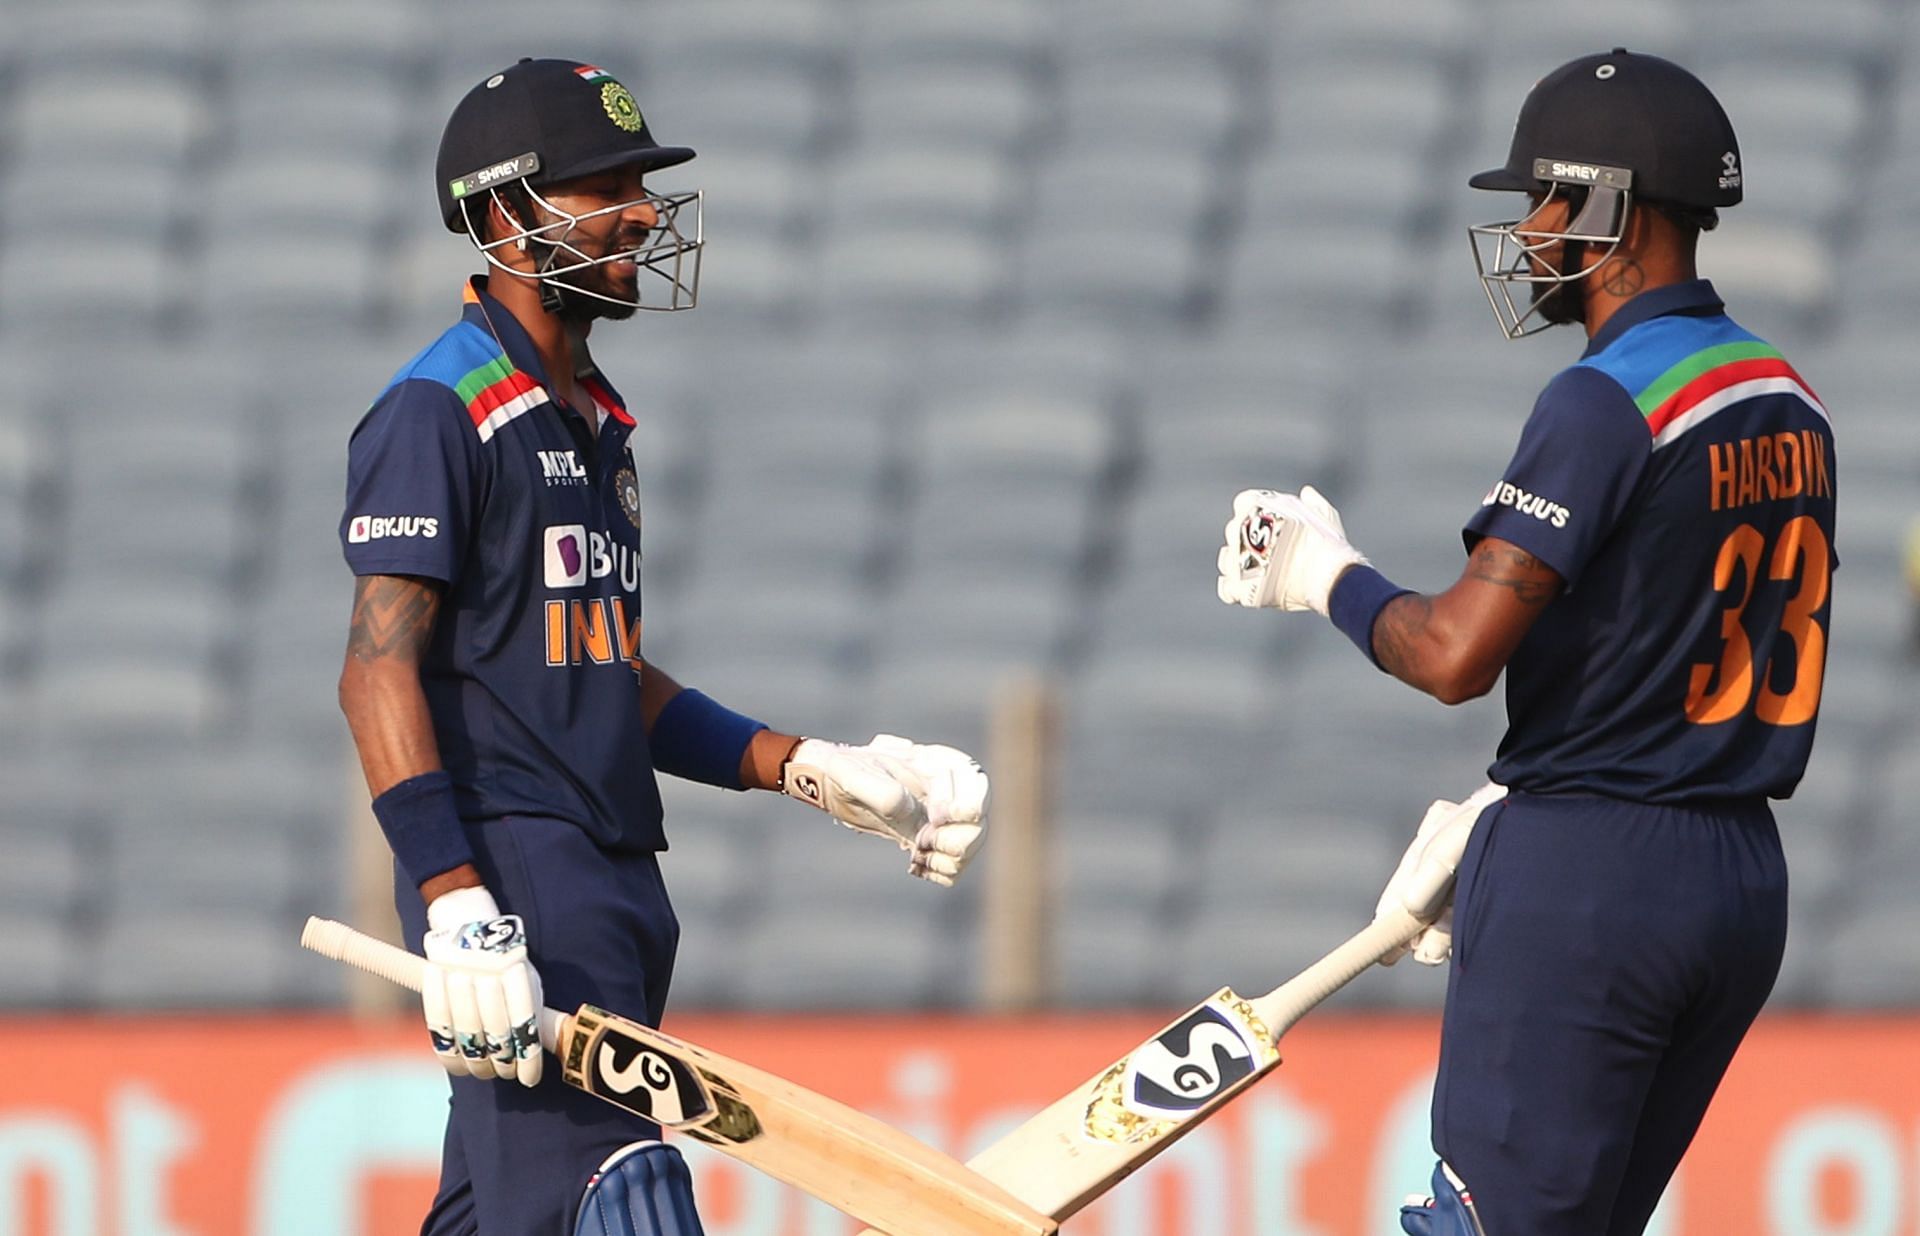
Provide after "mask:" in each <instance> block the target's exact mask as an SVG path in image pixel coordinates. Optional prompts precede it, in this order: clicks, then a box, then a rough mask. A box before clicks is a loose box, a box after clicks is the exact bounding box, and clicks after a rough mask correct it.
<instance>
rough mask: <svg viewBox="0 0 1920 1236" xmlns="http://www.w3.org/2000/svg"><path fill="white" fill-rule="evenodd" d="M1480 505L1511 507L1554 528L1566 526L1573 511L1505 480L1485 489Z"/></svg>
mask: <svg viewBox="0 0 1920 1236" xmlns="http://www.w3.org/2000/svg"><path fill="white" fill-rule="evenodd" d="M1480 505H1481V506H1508V507H1512V508H1513V509H1514V510H1516V511H1518V512H1520V513H1521V514H1522V515H1531V516H1533V517H1534V518H1535V519H1537V520H1540V521H1541V522H1542V523H1549V524H1552V525H1553V526H1554V527H1556V528H1564V527H1566V526H1567V521H1568V520H1569V519H1572V518H1573V512H1572V511H1569V510H1568V509H1567V508H1566V507H1564V506H1561V505H1560V504H1559V503H1558V502H1549V501H1547V500H1546V499H1545V498H1543V497H1541V496H1540V495H1539V494H1531V493H1528V492H1527V491H1526V490H1524V489H1522V488H1520V487H1519V486H1518V485H1511V484H1508V483H1507V482H1506V481H1499V482H1496V483H1495V484H1494V487H1493V488H1492V489H1489V490H1488V491H1487V496H1486V497H1484V498H1482V499H1480Z"/></svg>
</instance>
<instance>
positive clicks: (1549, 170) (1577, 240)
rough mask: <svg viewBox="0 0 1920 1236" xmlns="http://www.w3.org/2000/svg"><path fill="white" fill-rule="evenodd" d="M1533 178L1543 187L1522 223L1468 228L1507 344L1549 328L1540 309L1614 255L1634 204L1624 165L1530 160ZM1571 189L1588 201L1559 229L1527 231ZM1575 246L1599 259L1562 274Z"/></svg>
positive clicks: (1630, 179) (1630, 178)
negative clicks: (1591, 249) (1518, 291)
mask: <svg viewBox="0 0 1920 1236" xmlns="http://www.w3.org/2000/svg"><path fill="white" fill-rule="evenodd" d="M1533 174H1534V177H1535V179H1537V180H1540V181H1542V182H1544V183H1545V184H1546V186H1547V189H1546V194H1545V196H1543V197H1542V198H1541V199H1540V201H1539V202H1538V203H1537V204H1536V205H1535V206H1534V208H1533V209H1532V210H1530V211H1528V212H1527V215H1526V218H1523V219H1513V220H1508V221H1506V222H1502V223H1483V224H1479V225H1477V226H1473V227H1469V228H1468V229H1467V238H1468V240H1469V242H1470V243H1471V244H1472V246H1473V264H1474V268H1475V269H1476V270H1477V271H1478V272H1479V275H1480V284H1481V286H1482V287H1483V288H1484V289H1485V290H1486V293H1487V303H1488V304H1489V305H1491V306H1492V307H1493V316H1494V319H1495V320H1496V321H1498V322H1499V323H1500V333H1501V334H1502V335H1504V336H1506V337H1507V338H1508V339H1520V338H1523V337H1525V336H1527V335H1533V334H1538V333H1539V332H1540V331H1543V330H1546V329H1547V328H1548V327H1549V326H1552V325H1554V323H1553V322H1551V321H1548V320H1547V319H1546V317H1545V314H1544V312H1543V308H1544V305H1545V302H1546V300H1547V298H1548V297H1550V296H1553V295H1555V294H1558V293H1560V292H1561V291H1562V290H1563V289H1564V288H1565V287H1566V286H1567V285H1568V284H1571V283H1577V282H1578V281H1580V280H1582V279H1585V278H1586V277H1587V276H1588V275H1591V274H1592V273H1593V272H1594V271H1596V270H1598V269H1599V268H1600V266H1601V264H1602V263H1604V262H1605V261H1606V259H1607V258H1608V257H1610V256H1612V254H1613V252H1614V250H1616V249H1618V248H1619V247H1620V242H1621V240H1622V239H1623V238H1624V237H1625V236H1626V231H1627V215H1628V212H1629V211H1630V210H1631V208H1632V205H1633V173H1632V172H1631V171H1629V170H1628V169H1626V168H1622V167H1604V166H1600V165H1597V164H1591V163H1576V162H1571V161H1567V160H1560V159H1535V160H1534V161H1533ZM1575 190H1585V191H1586V200H1585V201H1584V202H1582V203H1579V209H1578V210H1577V211H1576V212H1575V213H1574V215H1573V218H1572V219H1571V220H1569V221H1568V223H1567V225H1566V229H1565V230H1564V231H1557V232H1555V231H1546V230H1544V229H1541V228H1535V227H1529V226H1527V224H1528V221H1529V220H1531V219H1533V218H1535V217H1537V216H1538V215H1539V213H1540V211H1541V210H1542V209H1544V208H1545V207H1547V206H1548V205H1550V204H1551V203H1553V202H1554V201H1556V200H1563V199H1564V200H1571V199H1572V197H1573V193H1574V191H1575ZM1576 245H1580V246H1584V245H1599V246H1602V247H1603V248H1602V252H1601V253H1600V260H1599V261H1597V262H1594V263H1593V264H1592V265H1590V266H1586V267H1585V268H1584V269H1580V270H1568V269H1566V267H1567V266H1568V264H1569V262H1568V257H1569V254H1570V252H1571V251H1572V248H1573V246H1576ZM1516 287H1524V288H1526V289H1527V291H1526V294H1525V297H1524V303H1523V300H1522V298H1521V297H1517V296H1516V295H1515V293H1514V289H1515V288H1516Z"/></svg>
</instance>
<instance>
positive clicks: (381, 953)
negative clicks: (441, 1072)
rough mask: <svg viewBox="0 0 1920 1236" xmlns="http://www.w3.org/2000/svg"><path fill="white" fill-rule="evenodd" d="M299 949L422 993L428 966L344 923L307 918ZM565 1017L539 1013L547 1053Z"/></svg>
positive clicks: (553, 1046)
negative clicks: (424, 973) (423, 972)
mask: <svg viewBox="0 0 1920 1236" xmlns="http://www.w3.org/2000/svg"><path fill="white" fill-rule="evenodd" d="M300 946H301V947H302V948H307V949H312V950H313V951H314V952H316V953H318V954H320V955H321V956H322V957H331V958H332V959H333V960H335V961H344V962H346V963H347V964H348V965H350V966H352V967H353V968H354V969H356V970H365V971H366V972H367V973H368V974H377V975H379V976H380V977H381V978H383V979H386V980H387V981H388V982H389V983H394V984H397V985H398V986H401V987H404V988H406V989H407V990H408V991H419V990H420V983H421V978H420V974H421V971H423V970H424V969H426V965H427V963H426V962H425V961H424V960H422V959H421V958H419V957H416V956H414V955H413V954H412V953H409V952H408V951H407V950H406V949H403V948H395V947H394V946H393V945H391V944H388V943H387V942H386V941H385V940H376V939H374V938H373V937H372V936H370V935H367V934H365V933H364V932H359V931H355V930H354V929H353V928H351V927H349V926H347V925H346V924H345V923H341V922H336V921H334V920H333V919H330V918H320V917H317V916H315V917H311V918H309V919H307V925H306V926H305V927H303V928H302V929H301V931H300ZM565 1016H566V1015H565V1014H564V1013H559V1012H556V1011H555V1010H553V1009H545V1008H543V1009H541V1010H540V1042H541V1044H542V1045H543V1046H544V1047H545V1048H546V1049H547V1050H548V1051H555V1050H557V1048H556V1044H558V1043H559V1042H560V1022H561V1019H562V1018H564V1017H565Z"/></svg>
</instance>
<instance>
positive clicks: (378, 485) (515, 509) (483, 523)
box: [340, 277, 666, 850]
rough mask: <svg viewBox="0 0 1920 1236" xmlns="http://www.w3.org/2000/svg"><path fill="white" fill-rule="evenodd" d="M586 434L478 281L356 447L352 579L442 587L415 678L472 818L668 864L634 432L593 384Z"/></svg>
mask: <svg viewBox="0 0 1920 1236" xmlns="http://www.w3.org/2000/svg"><path fill="white" fill-rule="evenodd" d="M582 385H583V386H584V387H585V388H586V390H587V391H588V392H589V394H590V395H591V397H592V398H593V400H594V401H595V403H597V404H598V405H599V410H600V427H599V431H598V432H597V433H595V432H594V431H593V430H592V429H591V428H589V426H588V424H587V422H586V420H585V419H584V418H583V417H581V416H580V414H579V413H577V412H575V411H574V410H572V409H570V408H567V407H565V406H564V405H562V404H560V403H558V402H556V401H554V400H553V399H552V398H551V396H550V395H549V394H548V391H549V389H550V388H549V386H548V384H547V380H546V376H545V373H544V372H543V370H542V369H541V367H540V359H539V356H538V354H537V353H536V352H535V351H534V348H533V345H532V342H531V340H529V339H528V338H527V335H526V333H525V331H523V330H522V329H521V328H520V325H519V323H518V322H517V321H516V320H515V319H514V317H513V315H512V314H510V313H508V312H507V311H506V310H505V309H504V308H502V307H501V305H500V303H499V302H498V301H496V300H494V299H493V298H492V297H491V296H489V295H488V294H487V293H486V281H485V279H484V278H483V277H482V278H476V279H475V280H474V281H473V283H472V284H471V285H469V287H468V288H467V291H466V307H465V313H464V314H463V315H462V320H461V321H460V323H459V324H458V325H456V326H454V327H453V328H452V329H451V330H449V331H447V332H446V333H445V334H444V335H442V336H441V337H440V338H439V339H438V340H436V341H435V342H434V343H433V344H432V345H430V346H429V347H428V348H427V349H426V350H425V351H423V352H421V353H420V354H419V355H418V356H416V357H414V358H413V360H411V361H409V362H408V363H407V364H406V365H405V366H404V367H403V368H402V369H401V370H400V372H399V374H398V375H396V376H395V378H394V380H393V382H392V383H391V384H390V385H389V386H388V387H387V389H386V390H385V391H384V392H382V393H381V395H380V397H379V398H378V399H377V400H376V401H375V402H374V404H373V407H372V410H371V411H369V412H368V413H367V415H366V417H365V418H364V419H363V420H362V421H361V422H360V425H359V427H358V428H357V429H355V430H354V434H353V438H352V441H351V443H350V444H349V447H348V464H347V511H346V517H345V519H344V520H343V521H342V523H341V529H340V532H341V540H342V543H343V545H344V547H345V551H346V557H347V564H348V565H349V566H351V567H352V568H353V571H354V573H355V574H356V575H373V574H381V575H419V576H425V577H427V578H430V579H436V580H440V581H442V582H443V583H444V584H445V585H446V590H445V594H444V597H443V599H442V602H441V607H440V615H439V620H438V622H437V623H436V625H435V627H434V633H433V639H432V641H431V643H430V644H429V646H428V649H427V653H426V657H425V660H424V662H423V664H422V666H421V675H420V676H421V682H422V685H423V686H424V687H425V689H426V696H427V705H428V708H429V710H430V712H431V713H432V717H433V728H434V736H435V738H436V739H437V740H438V742H439V744H440V755H441V759H442V761H443V762H444V764H445V765H446V768H447V771H448V772H449V773H451V774H452V776H453V780H454V786H455V792H456V795H457V798H458V802H459V806H460V812H461V814H462V815H463V816H465V817H467V818H470V819H472V818H493V817H499V816H506V815H538V816H553V817H557V818H560V819H565V820H570V821H572V822H574V823H576V824H578V825H579V826H580V827H581V828H583V829H584V830H586V832H587V833H588V834H589V835H591V836H592V837H593V838H594V839H595V840H596V841H598V842H600V843H601V844H603V845H607V846H613V847H619V848H627V849H654V850H657V849H664V848H665V844H666V843H665V840H664V837H663V835H662V833H661V828H660V814H661V812H660V792H659V787H658V786H657V785H656V784H655V781H654V773H653V764H652V759H651V756H650V753H649V751H648V747H647V737H646V730H645V726H644V724H643V722H642V719H641V714H640V691H639V684H638V681H637V679H636V677H635V673H636V671H637V670H638V668H639V665H640V503H639V484H638V481H637V480H636V478H635V473H634V467H633V461H632V457H631V455H630V453H629V450H628V438H629V435H630V434H631V433H632V431H633V420H632V418H631V417H629V416H628V415H627V411H626V408H625V406H624V405H623V404H622V402H621V400H620V397H619V396H618V395H617V394H616V393H614V391H613V390H612V388H611V387H609V386H607V385H606V383H605V382H604V381H603V380H602V379H601V378H600V377H599V375H598V374H594V375H592V376H591V377H589V378H586V379H583V380H582Z"/></svg>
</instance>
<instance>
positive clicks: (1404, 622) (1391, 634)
mask: <svg viewBox="0 0 1920 1236" xmlns="http://www.w3.org/2000/svg"><path fill="white" fill-rule="evenodd" d="M1432 619H1433V598H1432V597H1427V596H1422V595H1421V594H1419V593H1417V592H1411V593H1408V594H1407V595H1405V596H1400V597H1395V598H1394V599H1393V600H1391V601H1389V602H1387V606H1386V608H1385V609H1383V610H1381V611H1380V616H1379V617H1378V618H1376V619H1374V620H1373V655H1374V656H1376V657H1378V658H1379V659H1380V665H1381V667H1382V668H1384V669H1385V670H1386V671H1387V672H1388V673H1389V674H1392V675H1393V676H1394V677H1395V678H1402V679H1404V678H1406V676H1407V674H1408V673H1409V672H1410V671H1411V670H1412V667H1413V665H1414V660H1413V657H1414V647H1415V645H1416V644H1417V643H1418V642H1419V640H1420V639H1421V637H1422V636H1424V635H1425V634H1426V633H1427V623H1428V622H1430V621H1432Z"/></svg>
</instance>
